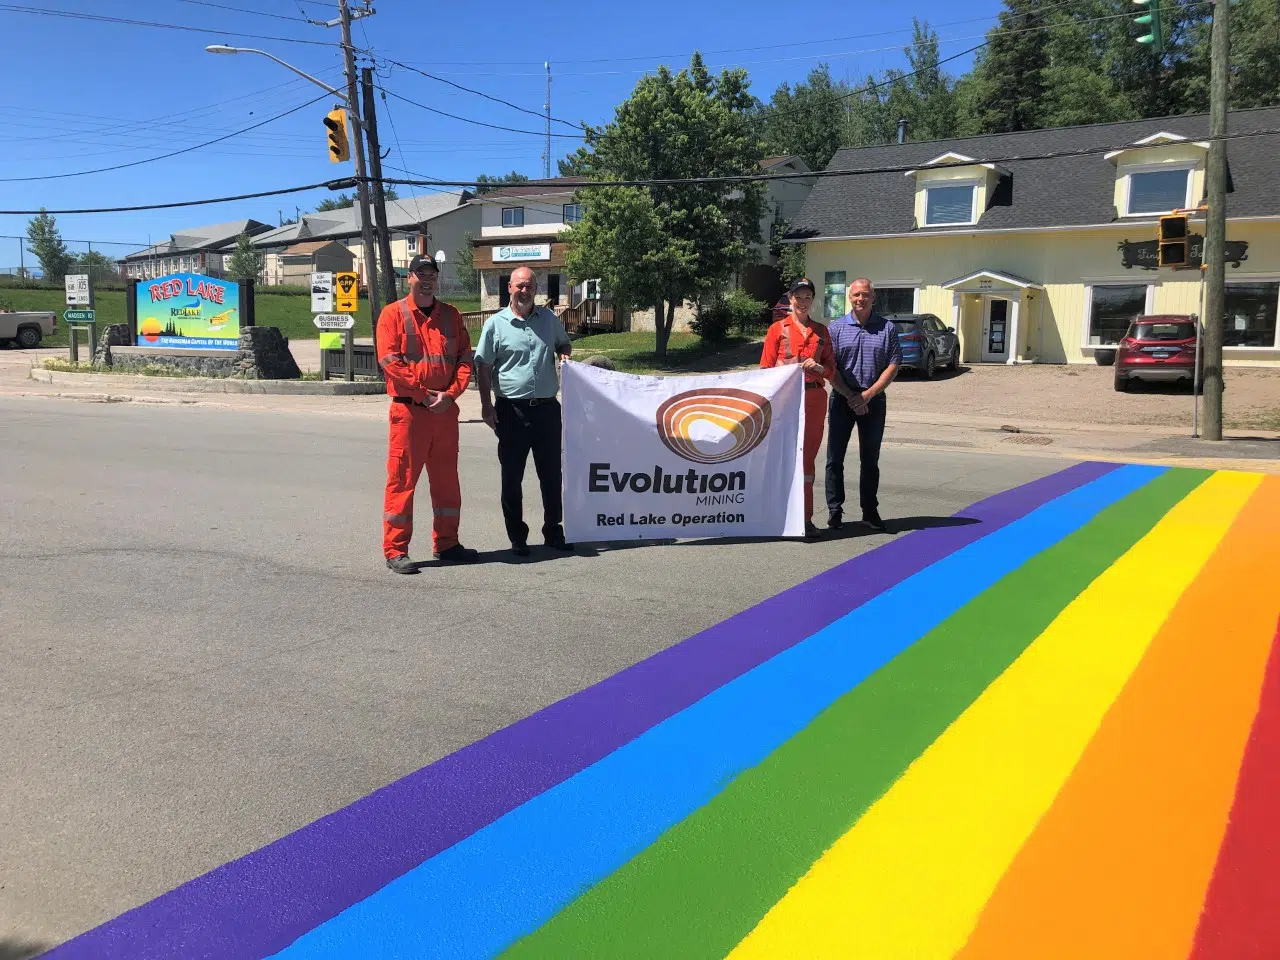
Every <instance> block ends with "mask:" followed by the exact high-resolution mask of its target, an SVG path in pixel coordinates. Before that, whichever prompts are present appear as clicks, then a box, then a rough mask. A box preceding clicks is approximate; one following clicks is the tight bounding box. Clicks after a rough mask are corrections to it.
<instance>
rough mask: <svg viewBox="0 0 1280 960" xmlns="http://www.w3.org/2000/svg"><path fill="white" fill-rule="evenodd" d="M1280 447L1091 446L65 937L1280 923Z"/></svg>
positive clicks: (953, 934)
mask: <svg viewBox="0 0 1280 960" xmlns="http://www.w3.org/2000/svg"><path fill="white" fill-rule="evenodd" d="M1278 621H1280V476H1277V477H1263V476H1261V475H1256V474H1246V473H1234V472H1225V471H1218V472H1212V471H1193V470H1180V469H1167V468H1162V467H1150V466H1136V465H1116V464H1102V463H1084V464H1077V465H1075V466H1072V467H1070V468H1068V469H1066V470H1063V471H1061V472H1059V473H1056V474H1053V475H1051V476H1049V477H1045V478H1043V479H1041V480H1037V481H1035V482H1033V483H1030V484H1027V485H1025V486H1022V487H1019V488H1016V489H1014V490H1010V491H1007V492H1005V493H1002V494H999V495H997V496H995V497H992V498H990V499H988V500H984V501H982V502H980V503H977V504H974V505H973V506H971V507H969V508H968V509H966V510H964V511H962V512H961V513H960V514H958V515H957V519H956V522H955V523H954V524H952V525H948V526H942V527H938V528H933V529H928V530H920V531H917V532H914V533H911V534H909V535H906V536H903V537H900V538H898V539H896V540H894V541H893V542H891V543H888V544H886V545H885V546H883V547H880V548H879V549H877V550H874V551H871V552H869V553H866V554H863V555H861V556H859V557H855V558H853V559H852V560H850V561H847V562H846V563H844V564H842V565H840V566H839V567H836V568H835V569H833V570H830V571H827V572H826V573H824V574H822V575H820V576H818V577H815V578H813V579H812V580H809V581H807V582H805V583H803V584H800V585H799V586H797V587H795V588H793V589H791V590H788V591H786V592H785V593H783V594H779V595H778V596H776V597H772V598H770V599H769V600H766V601H764V602H763V603H761V604H759V605H757V606H755V607H753V608H751V609H750V610H747V611H744V612H743V613H741V614H738V615H736V616H734V617H731V618H729V619H728V620H726V621H724V622H723V623H720V624H717V625H716V626H714V627H712V628H710V629H708V630H706V631H704V632H702V633H700V634H698V635H696V636H694V637H691V638H690V639H689V640H686V641H685V642H683V643H681V644H679V645H677V646H675V647H672V648H670V649H668V650H666V651H664V652H662V653H660V654H657V655H656V656H654V657H651V658H649V659H648V660H645V661H643V662H641V663H639V664H636V665H635V666H633V667H631V668H629V669H627V670H624V671H622V672H621V673H619V674H617V675H615V676H613V677H610V678H608V679H607V680H604V681H602V682H601V683H599V684H596V685H595V686H593V687H590V688H588V689H586V690H583V691H581V692H580V693H578V694H575V695H574V696H572V697H569V698H567V699H565V700H563V701H560V702H559V703H556V704H552V705H551V706H549V707H547V708H546V709H544V710H542V711H540V712H539V713H537V714H535V715H533V716H532V717H529V718H527V719H525V720H523V721H521V722H519V723H517V724H514V725H512V726H511V727H508V728H506V729H504V730H500V731H498V732H497V733H495V734H493V735H492V736H490V737H487V738H485V739H484V740H482V741H479V742H478V743H475V744H472V745H471V746H469V747H467V748H465V749H463V750H460V751H458V752H457V753H455V754H453V755H451V756H449V757H446V758H444V759H443V760H441V761H439V762H438V763H435V764H432V765H431V766H429V767H425V768H423V769H422V770H419V771H417V772H416V773H414V774H411V775H410V776H408V777H405V778H404V779H402V780H400V781H397V782H396V783H393V784H390V785H389V786H387V787H385V788H383V789H382V790H379V791H377V792H376V793H374V794H372V795H370V796H369V797H366V798H364V799H363V800H360V801H358V802H357V803H355V804H352V805H351V806H349V807H346V808H344V809H342V810H339V811H337V812H335V813H334V814H331V815H330V816H328V817H325V818H323V819H321V820H318V821H316V822H315V823H313V824H310V825H308V826H306V827H304V828H302V829H301V830H299V831H297V832H296V833H293V834H290V835H289V836H286V837H284V838H282V839H281V840H279V841H277V842H276V843H273V844H271V845H269V846H267V847H264V848H263V849H261V850H258V851H256V852H254V853H252V854H250V855H248V856H246V857H244V858H241V859H240V860H236V861H233V862H232V863H229V864H226V865H225V866H223V867H221V868H219V869H217V870H215V871H213V872H211V873H209V874H207V875H205V876H203V877H199V878H197V879H195V880H193V881H191V882H190V883H188V884H186V885H184V886H182V887H179V888H178V889H176V890H173V891H171V892H169V893H167V894H165V895H163V896H161V897H159V898H157V899H156V900H153V901H151V902H150V903H147V904H144V905H142V906H140V907H138V908H137V909H136V910H133V911H130V912H129V913H126V914H124V915H122V916H121V917H118V918H116V919H115V920H113V921H110V922H108V923H106V924H104V925H102V926H101V927H98V928H96V929H94V930H91V931H89V932H88V933H86V934H84V935H82V936H81V937H79V938H77V939H75V940H73V941H71V942H69V943H67V944H64V945H63V946H62V947H59V948H56V949H55V950H54V951H52V952H51V953H50V954H49V956H51V957H94V958H109V957H130V958H139V957H171V956H181V957H220V958H221V957H267V956H272V957H280V958H289V960H295V958H296V960H302V958H306V960H311V958H348V957H362V958H364V957H370V958H372V957H450V958H454V957H458V958H464V957H491V956H509V957H546V958H569V957H591V958H600V957H635V958H646V960H648V958H654V957H672V958H685V957H690V958H703V957H705V958H721V957H731V958H735V960H737V958H770V960H774V958H788V957H795V958H818V957H840V958H851V957H852V958H874V960H882V958H884V960H887V958H897V957H901V958H912V960H922V958H940V960H941V958H951V957H962V958H966V960H979V958H1027V957H1035V958H1037V960H1043V958H1057V957H1061V958H1080V957H1089V958H1091V960H1094V958H1107V957H1115V958H1126V960H1129V958H1136V957H1142V958H1144V960H1145V958H1150V960H1156V958H1171V960H1172V958H1188V957H1192V958H1196V960H1247V958H1255V957H1256V958H1264V957H1268V958H1274V957H1277V956H1280V919H1277V918H1280V803H1278V802H1276V799H1275V798H1276V797H1278V796H1280V643H1278V642H1277V641H1278V640H1280V634H1278V633H1277V627H1278Z"/></svg>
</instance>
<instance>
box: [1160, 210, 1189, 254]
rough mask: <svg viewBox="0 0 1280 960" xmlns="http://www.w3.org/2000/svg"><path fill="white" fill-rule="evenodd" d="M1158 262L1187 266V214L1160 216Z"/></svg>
mask: <svg viewBox="0 0 1280 960" xmlns="http://www.w3.org/2000/svg"><path fill="white" fill-rule="evenodd" d="M1156 241H1157V247H1158V257H1157V263H1158V264H1159V265H1160V266H1162V267H1185V266H1187V216H1186V214H1184V213H1175V214H1171V215H1170V216H1167V217H1161V218H1160V227H1159V233H1158V234H1157V237H1156Z"/></svg>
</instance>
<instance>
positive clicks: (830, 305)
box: [822, 270, 848, 317]
mask: <svg viewBox="0 0 1280 960" xmlns="http://www.w3.org/2000/svg"><path fill="white" fill-rule="evenodd" d="M844 294H845V272H844V271H843V270H828V271H827V272H826V273H825V274H823V277H822V315H823V316H824V317H843V316H844V315H845V314H846V313H848V311H847V310H846V309H845V298H844Z"/></svg>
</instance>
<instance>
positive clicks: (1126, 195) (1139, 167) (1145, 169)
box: [1120, 160, 1198, 218]
mask: <svg viewBox="0 0 1280 960" xmlns="http://www.w3.org/2000/svg"><path fill="white" fill-rule="evenodd" d="M1197 166H1198V164H1196V163H1195V162H1193V161H1190V160H1188V161H1186V162H1185V163H1140V164H1134V165H1133V166H1131V167H1125V170H1124V189H1123V191H1122V192H1121V193H1122V195H1121V198H1120V200H1121V203H1120V210H1121V213H1120V216H1122V217H1128V218H1139V217H1159V216H1162V215H1163V214H1166V213H1172V212H1173V210H1172V209H1170V210H1148V211H1146V212H1144V213H1130V212H1129V201H1130V190H1131V188H1132V185H1133V175H1134V174H1135V173H1169V172H1171V171H1175V170H1182V171H1185V172H1186V174H1187V192H1186V196H1184V197H1183V198H1182V206H1181V207H1180V208H1177V209H1182V210H1188V209H1190V208H1191V207H1193V206H1194V205H1195V199H1194V197H1193V192H1194V191H1195V183H1196V178H1195V170H1196V167H1197Z"/></svg>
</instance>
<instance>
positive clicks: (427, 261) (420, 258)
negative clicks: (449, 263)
mask: <svg viewBox="0 0 1280 960" xmlns="http://www.w3.org/2000/svg"><path fill="white" fill-rule="evenodd" d="M422 267H430V268H431V269H432V270H434V271H435V272H436V273H439V272H440V264H438V263H436V262H435V261H434V260H433V259H431V258H430V257H428V256H427V255H426V254H423V253H420V254H418V255H417V256H416V257H414V258H413V259H412V260H410V261H409V272H410V273H417V272H418V270H419V269H420V268H422Z"/></svg>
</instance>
